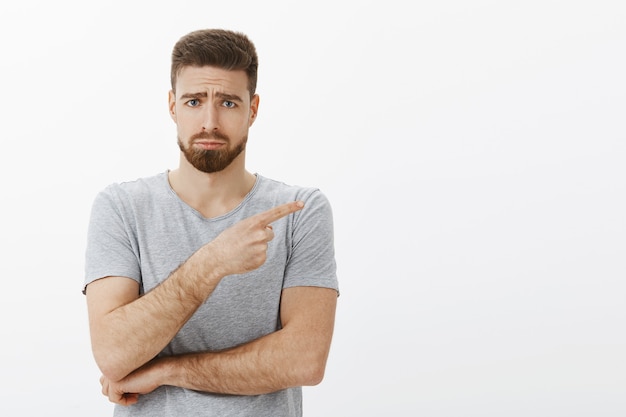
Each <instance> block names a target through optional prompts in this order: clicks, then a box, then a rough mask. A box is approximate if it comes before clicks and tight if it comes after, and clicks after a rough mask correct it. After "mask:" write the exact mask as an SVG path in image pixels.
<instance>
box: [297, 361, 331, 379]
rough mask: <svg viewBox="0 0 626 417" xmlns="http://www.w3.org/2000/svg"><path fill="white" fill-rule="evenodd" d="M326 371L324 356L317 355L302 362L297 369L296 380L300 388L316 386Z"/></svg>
mask: <svg viewBox="0 0 626 417" xmlns="http://www.w3.org/2000/svg"><path fill="white" fill-rule="evenodd" d="M325 371H326V355H317V357H314V358H310V357H309V358H308V360H306V361H302V363H301V364H300V367H299V372H298V376H297V378H298V380H299V382H300V383H299V384H298V385H300V386H314V385H318V384H320V383H321V382H322V380H323V379H324V373H325Z"/></svg>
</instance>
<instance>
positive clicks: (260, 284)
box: [85, 172, 338, 417]
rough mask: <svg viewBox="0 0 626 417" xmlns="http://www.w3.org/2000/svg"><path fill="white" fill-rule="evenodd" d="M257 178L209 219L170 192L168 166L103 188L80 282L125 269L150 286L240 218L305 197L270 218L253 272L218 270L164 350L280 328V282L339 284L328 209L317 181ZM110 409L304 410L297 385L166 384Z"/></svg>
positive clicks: (215, 346)
mask: <svg viewBox="0 0 626 417" xmlns="http://www.w3.org/2000/svg"><path fill="white" fill-rule="evenodd" d="M256 177H257V179H256V183H255V185H254V187H253V188H252V190H251V191H250V193H248V195H247V196H246V197H245V198H244V200H243V201H242V203H241V204H240V205H239V206H237V207H236V208H235V209H234V210H232V211H231V212H229V213H227V214H225V215H223V216H219V217H215V218H211V219H207V218H205V217H203V216H202V215H201V214H200V213H199V212H198V211H196V210H195V209H193V208H191V207H190V206H189V205H187V204H186V203H185V202H183V201H182V200H181V199H180V198H179V197H178V196H177V195H176V193H175V192H174V190H173V189H172V188H171V187H170V185H169V182H168V175H167V172H163V173H160V174H158V175H155V176H152V177H148V178H142V179H138V180H135V181H130V182H125V183H121V184H112V185H110V186H108V187H106V188H105V189H104V190H102V191H101V192H100V193H99V194H98V195H97V197H96V198H95V200H94V203H93V207H92V211H91V219H90V223H89V230H88V238H87V249H86V263H85V272H86V275H85V287H86V285H87V284H89V283H90V282H92V281H94V280H96V279H99V278H103V277H107V276H123V277H128V278H131V279H134V280H135V281H137V282H138V283H139V284H140V288H141V291H142V292H144V293H146V292H148V291H150V290H151V289H153V288H154V287H156V286H157V285H158V284H159V283H160V282H162V281H163V280H165V279H166V278H167V277H168V276H169V274H170V273H171V272H173V271H174V270H175V269H176V268H178V267H179V266H180V264H181V263H183V262H184V261H185V260H186V259H187V258H189V257H190V256H191V255H192V254H193V253H194V252H195V251H196V250H197V249H198V248H200V247H201V246H202V245H204V244H205V243H207V242H209V241H211V240H212V239H214V238H215V237H216V236H217V235H218V234H219V233H220V232H221V231H223V230H224V229H226V228H228V227H229V226H231V225H233V224H235V223H236V222H238V221H239V220H242V219H245V218H247V217H250V216H252V215H255V214H257V213H260V212H263V211H265V210H268V209H270V208H272V207H275V206H277V205H280V204H283V203H287V202H290V201H295V200H302V201H304V204H305V206H304V208H303V209H302V210H300V211H298V212H295V213H292V214H290V215H288V216H286V217H283V218H281V219H279V220H277V221H276V222H274V223H272V227H273V230H274V234H275V237H274V239H273V240H272V241H271V242H270V243H269V247H268V255H267V261H266V262H265V264H263V265H262V266H261V267H260V268H258V269H256V270H254V271H252V272H249V273H246V274H242V275H231V276H227V277H225V278H223V279H222V281H221V282H220V284H219V285H218V286H217V288H216V289H215V291H214V292H213V294H211V296H210V297H209V298H208V299H207V301H206V302H205V303H204V304H202V305H201V306H200V308H199V309H198V310H197V311H196V313H195V314H194V315H193V317H191V319H190V320H189V321H188V322H187V323H186V324H185V325H184V326H183V328H182V329H181V330H180V332H179V333H178V334H177V335H176V336H175V337H174V339H173V340H172V341H171V342H170V343H169V344H168V345H167V346H166V347H165V349H163V351H162V352H161V354H160V355H162V356H169V355H177V354H182V353H187V352H197V351H207V350H210V351H213V350H220V349H225V348H229V347H233V346H237V345H240V344H242V343H245V342H249V341H251V340H254V339H257V338H259V337H261V336H264V335H267V334H269V333H272V332H274V331H276V330H278V329H280V326H281V324H280V315H279V312H280V311H279V308H280V295H281V290H282V289H283V288H288V287H295V286H314V287H325V288H333V289H335V290H338V284H337V276H336V265H335V253H334V243H333V220H332V211H331V207H330V204H329V202H328V200H327V198H326V197H325V196H324V195H323V194H322V193H321V192H320V191H319V190H318V189H314V188H304V187H297V186H290V185H286V184H284V183H281V182H278V181H274V180H271V179H268V178H265V177H262V176H260V175H257V176H256ZM114 415H115V416H150V417H157V416H185V417H191V416H220V417H224V416H255V417H262V416H268V417H270V416H271V417H280V416H301V415H302V390H301V388H293V389H287V390H282V391H278V392H275V393H272V394H267V395H258V396H236V395H216V394H210V393H202V392H197V391H192V390H186V389H182V388H177V387H172V386H162V387H160V388H158V389H156V390H155V391H153V392H152V393H150V394H146V395H141V396H139V403H138V404H136V405H133V406H129V407H123V406H116V407H115V414H114Z"/></svg>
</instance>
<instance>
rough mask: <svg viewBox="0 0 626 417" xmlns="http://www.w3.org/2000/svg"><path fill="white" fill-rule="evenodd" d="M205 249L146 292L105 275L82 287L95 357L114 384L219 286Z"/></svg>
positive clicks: (154, 351) (129, 281) (133, 283)
mask: <svg viewBox="0 0 626 417" xmlns="http://www.w3.org/2000/svg"><path fill="white" fill-rule="evenodd" d="M208 250H210V248H209V247H208V246H207V245H205V246H204V247H202V248H201V249H200V250H198V251H197V252H196V253H195V254H193V255H192V256H191V257H190V258H189V259H188V260H187V261H186V262H185V263H183V264H182V265H181V266H180V267H179V268H178V269H177V270H176V271H174V272H173V273H172V274H171V275H170V276H169V277H168V278H167V279H166V280H165V281H163V282H162V283H161V284H160V285H159V286H158V287H156V288H155V289H153V290H152V291H150V292H149V293H147V294H145V295H143V296H142V297H139V284H138V283H137V282H136V281H134V280H132V279H130V278H125V277H105V278H102V279H99V280H96V281H94V282H92V283H91V284H89V285H88V286H87V292H86V298H87V309H88V312H89V328H90V333H91V345H92V349H93V354H94V358H95V360H96V363H97V364H98V366H99V368H100V370H101V371H102V373H103V374H104V375H105V376H106V377H107V378H109V379H111V380H112V381H117V380H120V379H122V378H123V377H125V376H126V375H128V374H129V373H131V372H132V371H134V370H135V369H137V368H138V367H140V366H141V365H143V364H144V363H146V362H148V361H149V360H151V359H153V358H154V357H155V356H156V355H157V354H158V353H159V352H160V351H161V350H162V349H163V348H164V347H165V346H166V345H167V344H168V343H169V342H170V340H172V338H173V337H174V336H175V335H176V333H177V332H178V331H179V330H180V328H181V327H182V326H183V325H184V324H185V323H186V322H187V320H189V318H190V317H191V316H192V315H193V313H194V312H195V311H196V310H197V308H198V307H199V306H200V305H201V304H202V303H203V302H204V300H206V298H207V297H208V296H209V295H210V294H211V292H212V291H213V289H214V288H215V287H216V286H217V284H218V283H219V280H220V279H221V277H220V276H219V275H218V274H216V269H212V268H211V267H210V266H209V265H208V262H207V261H206V260H205V259H206V258H207V257H206V256H205V255H204V254H203V252H206V251H208Z"/></svg>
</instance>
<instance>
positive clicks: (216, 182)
mask: <svg viewBox="0 0 626 417" xmlns="http://www.w3.org/2000/svg"><path fill="white" fill-rule="evenodd" d="M244 161H245V151H244V152H242V153H241V154H240V155H239V156H238V157H237V158H235V160H234V161H233V162H232V163H231V164H230V165H229V166H228V167H226V168H225V169H224V170H222V171H219V172H213V173H210V174H209V173H206V172H202V171H199V170H197V169H196V168H195V167H193V166H192V165H191V164H190V163H189V162H188V161H187V159H186V158H185V156H184V155H183V154H182V152H181V155H180V164H179V167H178V169H176V170H173V171H170V173H169V181H170V185H171V187H172V189H173V190H174V191H175V192H176V194H178V196H179V198H180V199H182V200H183V201H184V202H185V203H187V204H188V205H189V206H191V207H193V208H194V209H196V210H197V211H198V212H200V213H201V214H202V215H203V216H204V217H207V218H211V217H217V216H221V215H223V214H226V213H228V212H229V211H231V210H233V209H234V208H235V207H237V206H238V205H239V204H240V203H241V202H242V201H243V199H244V198H245V196H246V195H247V194H248V193H249V192H250V190H251V189H252V187H253V186H254V183H255V181H256V177H255V176H254V175H253V174H251V173H249V172H248V171H246V169H245V164H244Z"/></svg>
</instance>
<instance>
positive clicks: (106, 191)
mask: <svg viewBox="0 0 626 417" xmlns="http://www.w3.org/2000/svg"><path fill="white" fill-rule="evenodd" d="M167 190H168V187H167V173H165V172H163V173H160V174H157V175H153V176H150V177H143V178H138V179H135V180H132V181H125V182H116V183H112V184H109V185H107V186H106V187H105V188H103V189H102V190H100V191H99V192H98V193H97V195H96V197H95V199H94V202H93V210H94V211H111V210H113V211H119V212H127V211H128V210H133V208H134V209H136V208H138V207H144V206H151V205H154V200H155V199H159V198H162V196H164V195H167Z"/></svg>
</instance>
